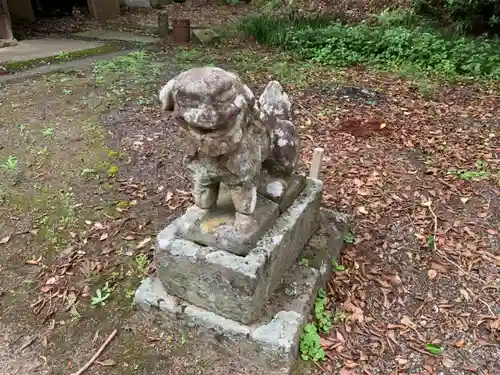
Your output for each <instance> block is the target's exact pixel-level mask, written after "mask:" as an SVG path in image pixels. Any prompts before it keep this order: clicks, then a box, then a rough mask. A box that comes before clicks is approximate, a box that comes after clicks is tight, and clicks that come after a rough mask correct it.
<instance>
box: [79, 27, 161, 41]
mask: <svg viewBox="0 0 500 375" xmlns="http://www.w3.org/2000/svg"><path fill="white" fill-rule="evenodd" d="M71 35H74V36H76V37H83V38H93V39H94V38H95V39H101V40H123V41H126V42H133V43H144V44H150V43H158V42H159V41H161V39H160V38H155V37H152V36H143V35H137V34H133V33H129V32H125V31H116V30H87V31H81V32H78V33H74V34H71Z"/></svg>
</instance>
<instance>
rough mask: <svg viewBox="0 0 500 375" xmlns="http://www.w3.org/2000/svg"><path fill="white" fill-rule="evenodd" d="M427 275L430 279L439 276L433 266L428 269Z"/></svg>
mask: <svg viewBox="0 0 500 375" xmlns="http://www.w3.org/2000/svg"><path fill="white" fill-rule="evenodd" d="M427 276H428V277H429V280H433V279H435V278H436V276H437V271H436V270H435V269H432V268H431V269H430V270H429V271H427Z"/></svg>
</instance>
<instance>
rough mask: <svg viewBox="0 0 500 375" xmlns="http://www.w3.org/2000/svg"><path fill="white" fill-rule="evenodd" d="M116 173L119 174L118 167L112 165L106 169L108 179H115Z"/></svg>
mask: <svg viewBox="0 0 500 375" xmlns="http://www.w3.org/2000/svg"><path fill="white" fill-rule="evenodd" d="M118 172H120V167H119V166H117V165H114V164H113V165H111V166H110V167H109V168H108V176H109V177H115V176H116V175H117V174H118Z"/></svg>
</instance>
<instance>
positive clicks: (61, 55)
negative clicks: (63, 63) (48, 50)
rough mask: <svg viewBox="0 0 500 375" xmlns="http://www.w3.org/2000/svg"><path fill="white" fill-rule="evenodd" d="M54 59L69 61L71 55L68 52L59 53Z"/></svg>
mask: <svg viewBox="0 0 500 375" xmlns="http://www.w3.org/2000/svg"><path fill="white" fill-rule="evenodd" d="M55 57H56V59H58V60H69V59H70V58H71V55H70V54H69V53H68V52H64V51H61V52H59V53H58V54H57V55H56V56H55Z"/></svg>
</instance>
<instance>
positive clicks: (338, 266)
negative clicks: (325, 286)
mask: <svg viewBox="0 0 500 375" xmlns="http://www.w3.org/2000/svg"><path fill="white" fill-rule="evenodd" d="M332 267H333V270H334V271H335V272H342V271H345V269H346V268H345V266H343V265H342V264H338V263H337V259H335V258H333V259H332Z"/></svg>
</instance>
